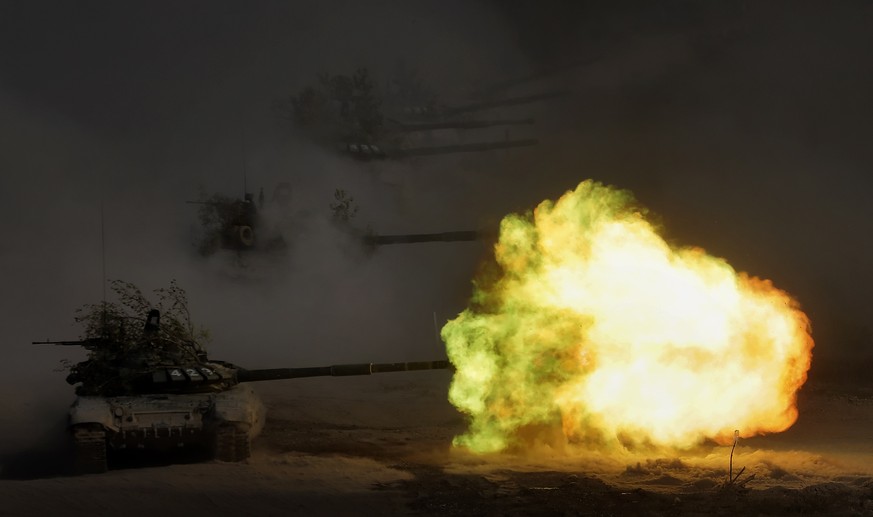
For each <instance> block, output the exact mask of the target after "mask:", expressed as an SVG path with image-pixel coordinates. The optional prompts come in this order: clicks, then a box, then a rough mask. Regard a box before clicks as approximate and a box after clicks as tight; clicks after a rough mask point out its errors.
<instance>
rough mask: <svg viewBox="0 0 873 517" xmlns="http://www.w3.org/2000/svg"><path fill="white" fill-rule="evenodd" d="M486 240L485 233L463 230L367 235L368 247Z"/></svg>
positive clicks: (365, 242) (365, 238) (366, 242)
mask: <svg viewBox="0 0 873 517" xmlns="http://www.w3.org/2000/svg"><path fill="white" fill-rule="evenodd" d="M483 238H485V232H481V231H477V230H463V231H457V232H442V233H409V234H400V235H365V236H364V244H366V245H367V246H384V245H386V244H416V243H420V242H458V241H477V240H479V239H483Z"/></svg>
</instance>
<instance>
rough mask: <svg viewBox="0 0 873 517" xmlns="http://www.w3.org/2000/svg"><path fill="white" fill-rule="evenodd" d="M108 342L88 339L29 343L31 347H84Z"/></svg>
mask: <svg viewBox="0 0 873 517" xmlns="http://www.w3.org/2000/svg"><path fill="white" fill-rule="evenodd" d="M105 342H108V340H107V339H103V338H88V339H78V340H75V341H49V340H48V339H46V340H45V341H31V342H30V344H31V345H58V346H85V345H98V344H100V343H105Z"/></svg>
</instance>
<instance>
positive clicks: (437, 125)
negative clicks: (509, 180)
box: [397, 118, 534, 133]
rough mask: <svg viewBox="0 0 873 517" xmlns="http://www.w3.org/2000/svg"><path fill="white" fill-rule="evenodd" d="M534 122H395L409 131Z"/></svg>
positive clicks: (521, 120)
mask: <svg viewBox="0 0 873 517" xmlns="http://www.w3.org/2000/svg"><path fill="white" fill-rule="evenodd" d="M533 123H534V119H532V118H520V119H496V120H447V121H444V122H397V124H398V125H399V126H400V130H401V131H404V132H407V133H411V132H414V131H431V130H434V129H479V128H486V127H494V126H521V125H530V124H533Z"/></svg>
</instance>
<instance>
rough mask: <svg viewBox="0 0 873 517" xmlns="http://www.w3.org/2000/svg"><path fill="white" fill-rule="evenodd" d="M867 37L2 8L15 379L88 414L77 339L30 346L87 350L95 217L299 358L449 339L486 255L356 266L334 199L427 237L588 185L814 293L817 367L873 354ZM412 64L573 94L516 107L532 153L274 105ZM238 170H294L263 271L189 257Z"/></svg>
mask: <svg viewBox="0 0 873 517" xmlns="http://www.w3.org/2000/svg"><path fill="white" fill-rule="evenodd" d="M539 4H546V5H539ZM871 26H873V4H871V3H870V2H868V1H844V2H838V3H837V2H811V1H790V2H789V1H782V2H777V1H767V2H752V1H745V2H740V1H733V2H730V1H728V2H705V1H667V2H657V3H654V2H643V1H638V2H629V1H628V2H612V1H605V0H601V1H578V2H566V3H560V2H551V3H542V2H541V3H536V2H522V1H502V2H497V1H495V2H485V1H481V2H462V1H455V2H451V1H450V2H446V1H440V2H436V1H434V2H399V1H397V2H392V1H385V0H383V1H374V2H355V1H326V2H322V1H315V0H312V1H289V2H280V1H258V2H233V1H226V0H222V1H213V0H210V1H206V0H203V1H185V2H178V1H147V2H146V1H143V2H137V1H126V2H115V1H81V2H66V1H54V2H48V1H8V0H7V1H2V2H0V166H2V170H3V174H2V177H0V192H2V193H3V195H4V202H3V204H2V208H0V221H2V223H0V224H2V229H3V232H2V234H3V235H4V239H3V240H2V241H0V266H2V268H0V270H2V271H3V272H4V274H5V275H7V280H6V281H5V283H4V296H3V297H2V302H0V311H2V313H3V314H4V326H5V327H6V329H5V330H6V332H5V333H4V335H5V339H4V343H3V345H2V346H3V350H4V354H5V355H6V356H8V358H9V359H8V360H7V361H5V363H4V364H5V366H4V368H5V370H8V371H5V370H4V373H3V375H4V378H5V379H7V380H8V382H13V383H16V386H17V387H18V388H17V389H18V390H21V391H22V392H28V393H30V395H28V397H29V398H28V397H25V400H28V401H30V402H28V403H29V404H31V407H32V408H38V407H41V406H40V403H39V402H38V400H40V397H45V396H46V393H49V394H51V395H52V396H54V397H55V398H54V399H53V400H55V399H56V400H59V401H63V403H66V402H68V398H69V388H68V387H67V386H65V385H64V384H63V380H62V378H63V375H62V374H59V373H56V372H53V371H52V369H53V368H55V367H56V365H57V361H58V359H59V358H62V357H66V356H68V355H69V354H68V353H67V351H64V350H61V351H58V350H56V349H51V350H48V349H45V348H42V349H39V348H35V347H31V346H30V345H28V344H27V343H28V342H29V341H30V340H32V339H44V338H54V339H61V338H70V337H75V336H76V335H77V332H78V330H77V329H76V328H75V327H74V326H73V325H72V324H71V323H72V316H73V311H74V309H75V308H77V307H78V306H80V305H81V304H83V303H88V302H94V301H97V300H99V297H100V295H101V288H100V285H101V274H102V273H101V260H100V257H101V244H100V242H101V238H100V235H101V234H100V216H99V211H100V206H101V204H102V205H103V210H104V214H105V217H104V222H105V236H106V254H105V256H106V269H107V276H109V277H110V278H123V279H125V280H130V281H133V282H135V283H139V284H141V285H142V286H143V287H144V288H145V289H152V288H156V287H161V286H164V285H166V284H167V282H169V280H170V279H172V278H176V279H178V280H179V282H180V284H182V285H183V286H184V287H186V288H187V289H188V290H189V295H190V297H191V299H192V303H193V307H195V309H194V311H195V314H194V316H195V318H197V319H199V320H200V321H201V322H202V323H204V324H205V325H207V326H209V327H210V328H212V330H213V336H214V340H213V345H212V346H213V349H214V350H216V351H217V352H216V354H223V355H224V357H223V358H227V359H230V360H233V361H237V362H241V363H248V365H250V366H263V365H265V364H270V365H273V364H276V363H278V362H281V363H285V364H288V365H289V366H294V365H300V364H301V363H304V362H306V363H313V362H337V361H341V362H345V361H358V360H402V359H416V358H423V357H430V356H432V355H439V354H441V353H442V351H441V350H440V349H439V345H437V344H436V343H434V340H433V313H434V312H436V313H437V316H438V319H440V320H444V319H446V318H450V317H452V316H453V315H454V314H455V313H456V312H458V311H460V310H462V309H463V307H464V304H465V301H466V296H467V295H468V294H469V290H470V287H469V281H470V278H471V276H472V274H473V272H474V271H475V270H476V267H477V264H478V262H479V261H480V260H481V258H482V257H483V255H485V254H486V253H487V247H486V246H484V245H478V244H459V245H446V246H425V247H419V248H404V249H390V250H380V251H379V252H377V253H376V254H375V255H374V256H372V257H369V258H364V259H361V257H352V258H350V257H349V256H348V254H346V253H344V252H343V251H342V250H341V249H339V248H338V246H337V242H336V238H335V236H334V235H333V234H332V233H331V230H330V228H329V225H328V224H327V214H326V209H327V205H328V204H329V202H330V201H331V199H332V198H331V196H332V193H333V189H334V188H337V187H340V188H346V189H348V190H349V191H350V192H351V193H352V194H353V195H355V197H356V199H357V200H358V201H359V203H360V204H361V207H362V209H361V213H360V216H359V217H360V220H361V222H362V224H368V225H372V226H373V227H374V228H377V229H378V230H379V231H382V232H387V233H391V232H404V231H409V232H419V231H444V230H450V229H467V228H470V227H475V226H478V225H482V224H493V223H494V222H495V221H497V220H498V219H499V218H500V217H501V216H502V215H504V214H506V213H508V212H510V211H515V210H524V209H527V208H531V207H533V206H535V205H536V204H537V203H538V202H539V201H541V200H543V199H545V198H555V197H557V196H559V195H560V194H561V193H563V192H564V191H565V190H568V189H571V188H573V187H575V185H576V184H578V183H579V182H580V181H582V180H584V179H586V178H594V179H597V180H600V181H603V182H605V183H609V184H614V185H616V186H618V187H622V188H627V189H630V190H632V191H633V192H634V193H635V194H636V195H637V197H638V199H639V200H640V201H641V202H642V203H643V204H644V205H646V206H648V207H649V208H650V209H651V210H652V211H653V212H654V213H656V214H658V215H659V217H660V220H661V222H662V223H663V225H664V227H665V228H666V232H667V235H668V237H669V238H670V239H671V240H673V241H674V242H676V243H679V244H686V245H697V246H701V247H703V248H705V249H707V250H709V251H710V252H712V253H714V254H716V255H719V256H723V257H725V258H726V259H727V260H728V261H729V262H730V263H731V264H733V265H734V266H735V267H736V268H737V269H739V270H743V271H748V272H749V273H750V274H753V275H756V276H760V277H764V278H770V279H772V280H773V281H774V282H775V283H776V285H777V286H779V287H781V288H783V289H785V290H787V291H788V292H790V293H792V294H794V295H795V296H796V297H797V298H798V299H799V300H800V302H801V304H802V306H803V307H804V309H805V310H806V311H807V313H808V314H809V315H810V317H811V319H812V322H813V330H814V337H815V338H816V341H817V348H816V357H817V358H819V359H820V362H817V363H816V364H825V362H827V361H837V360H843V361H846V360H847V359H848V361H847V362H846V363H845V364H852V365H855V366H857V365H870V362H871V360H873V351H871V347H873V339H871V335H870V330H869V329H870V326H869V317H870V314H871V313H873V302H871V297H870V294H869V293H870V292H871V290H873V289H871V288H873V272H871V268H870V264H871V263H873V246H871V235H873V217H871V216H873V204H871V203H870V201H869V200H870V187H871V183H873V182H871V180H870V174H871V166H873V150H871V149H873V147H871V146H870V144H869V139H870V135H871V134H873V100H871V99H873V98H871V94H870V92H873V59H871V57H873V56H871V50H873V31H870V30H869V28H870V27H871ZM400 60H402V61H404V62H406V63H407V64H409V65H411V66H413V67H415V68H416V69H418V71H419V72H420V74H421V75H422V77H423V78H424V79H425V80H426V81H427V82H428V83H429V84H430V85H431V87H432V88H433V89H434V90H435V91H437V92H438V94H439V95H440V98H441V99H443V100H444V101H445V102H446V103H449V104H451V103H459V102H465V101H469V100H470V98H471V94H472V93H473V92H474V91H475V90H477V89H481V88H482V87H484V86H487V85H490V84H494V83H498V82H501V81H505V80H507V79H509V78H512V77H519V76H525V75H529V74H536V73H540V74H543V77H542V78H541V79H539V80H538V81H535V82H533V83H529V84H527V85H521V86H518V87H516V88H515V89H514V90H510V91H509V92H506V93H507V94H523V93H531V92H535V91H543V90H555V89H561V90H567V91H569V92H570V93H571V95H569V96H567V97H564V98H561V99H559V100H555V101H552V102H548V103H539V104H535V105H530V106H524V107H519V108H514V109H511V110H500V111H499V112H498V113H497V115H501V116H513V115H520V116H535V117H536V118H537V124H536V126H535V127H534V128H532V130H531V134H532V135H533V136H536V137H537V138H539V139H540V141H541V144H540V145H539V146H537V147H536V148H532V149H528V150H524V151H513V152H501V153H493V154H491V155H487V156H486V155H478V156H468V155H464V156H452V157H437V158H434V159H431V160H424V159H420V160H414V161H411V162H403V163H390V164H382V165H361V164H358V163H355V162H352V161H350V160H348V159H345V158H343V157H340V156H338V155H336V154H335V153H333V152H330V151H329V150H326V149H324V148H321V147H318V146H316V145H314V144H312V143H310V142H309V141H307V140H306V139H304V138H301V137H300V135H297V134H295V133H294V132H293V131H292V130H291V129H289V128H288V127H285V126H284V125H283V124H282V123H281V121H280V120H279V118H278V117H277V115H276V113H275V111H274V110H273V108H272V106H273V102H274V101H276V100H277V99H282V98H285V97H287V96H288V95H289V94H291V93H294V92H297V91H299V90H300V89H301V88H302V87H303V86H305V85H307V84H310V83H312V82H313V81H314V79H315V77H316V75H317V74H319V73H323V72H329V73H350V72H351V71H353V70H354V69H355V68H357V67H361V66H366V67H369V68H370V69H371V70H372V71H373V74H374V76H376V77H382V78H384V77H387V74H388V73H389V72H390V71H391V70H392V68H393V67H394V66H395V64H396V63H397V62H398V61H400ZM582 62H587V63H588V64H586V65H579V63H582ZM568 65H577V66H568ZM562 67H563V68H562ZM556 68H562V69H561V71H560V73H554V74H551V75H549V74H547V73H546V72H549V71H550V70H555V69H556ZM469 138H470V140H475V139H476V137H469ZM243 143H244V144H245V145H244V147H245V149H246V151H245V153H243V151H242V148H243ZM242 169H245V170H246V173H247V178H248V184H249V185H250V186H252V185H253V186H261V185H262V186H264V187H265V188H267V189H271V188H272V186H273V185H275V184H276V183H277V182H278V181H289V182H291V184H292V186H293V188H294V191H295V197H294V203H295V206H296V207H297V209H298V210H299V214H300V220H301V223H300V225H299V228H297V230H296V232H297V234H296V235H297V236H298V237H299V240H298V241H297V242H296V243H295V245H294V248H293V253H292V254H291V255H290V256H289V257H286V258H285V259H283V261H282V262H281V263H279V264H275V263H272V264H267V265H261V266H259V267H256V268H253V271H251V270H250V271H246V272H245V273H244V274H241V273H239V272H238V271H235V270H233V268H232V267H230V266H229V265H228V264H222V263H221V262H220V261H219V260H216V259H213V260H210V261H204V260H203V259H201V258H198V257H197V256H196V255H195V254H194V252H193V246H192V244H191V232H192V231H193V229H194V223H195V211H194V210H193V209H192V208H191V207H190V206H187V205H185V204H184V201H185V200H186V199H191V198H193V197H196V196H197V193H198V189H199V188H201V187H202V188H204V189H206V190H207V191H208V192H221V193H224V194H225V195H238V193H239V192H240V191H241V189H242V183H243V182H242V178H241V177H242V173H241V170H242ZM65 354H66V355H65ZM814 367H815V366H814ZM25 379H27V380H25ZM29 383H30V384H29ZM33 383H38V384H39V385H40V386H42V387H43V389H42V390H38V389H33Z"/></svg>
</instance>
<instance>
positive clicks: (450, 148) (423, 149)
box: [388, 138, 539, 158]
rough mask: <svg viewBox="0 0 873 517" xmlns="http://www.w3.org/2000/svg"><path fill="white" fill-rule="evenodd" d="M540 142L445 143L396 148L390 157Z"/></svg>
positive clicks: (506, 147) (503, 147)
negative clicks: (433, 145) (441, 144)
mask: <svg viewBox="0 0 873 517" xmlns="http://www.w3.org/2000/svg"><path fill="white" fill-rule="evenodd" d="M538 143H539V141H538V140H536V139H535V138H527V139H522V140H502V141H494V142H479V143H475V144H456V145H443V146H436V147H412V148H409V149H396V150H392V151H389V153H388V157H389V158H407V157H410V156H430V155H434V154H454V153H477V152H481V151H493V150H496V149H511V148H513V147H527V146H531V145H537V144H538Z"/></svg>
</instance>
